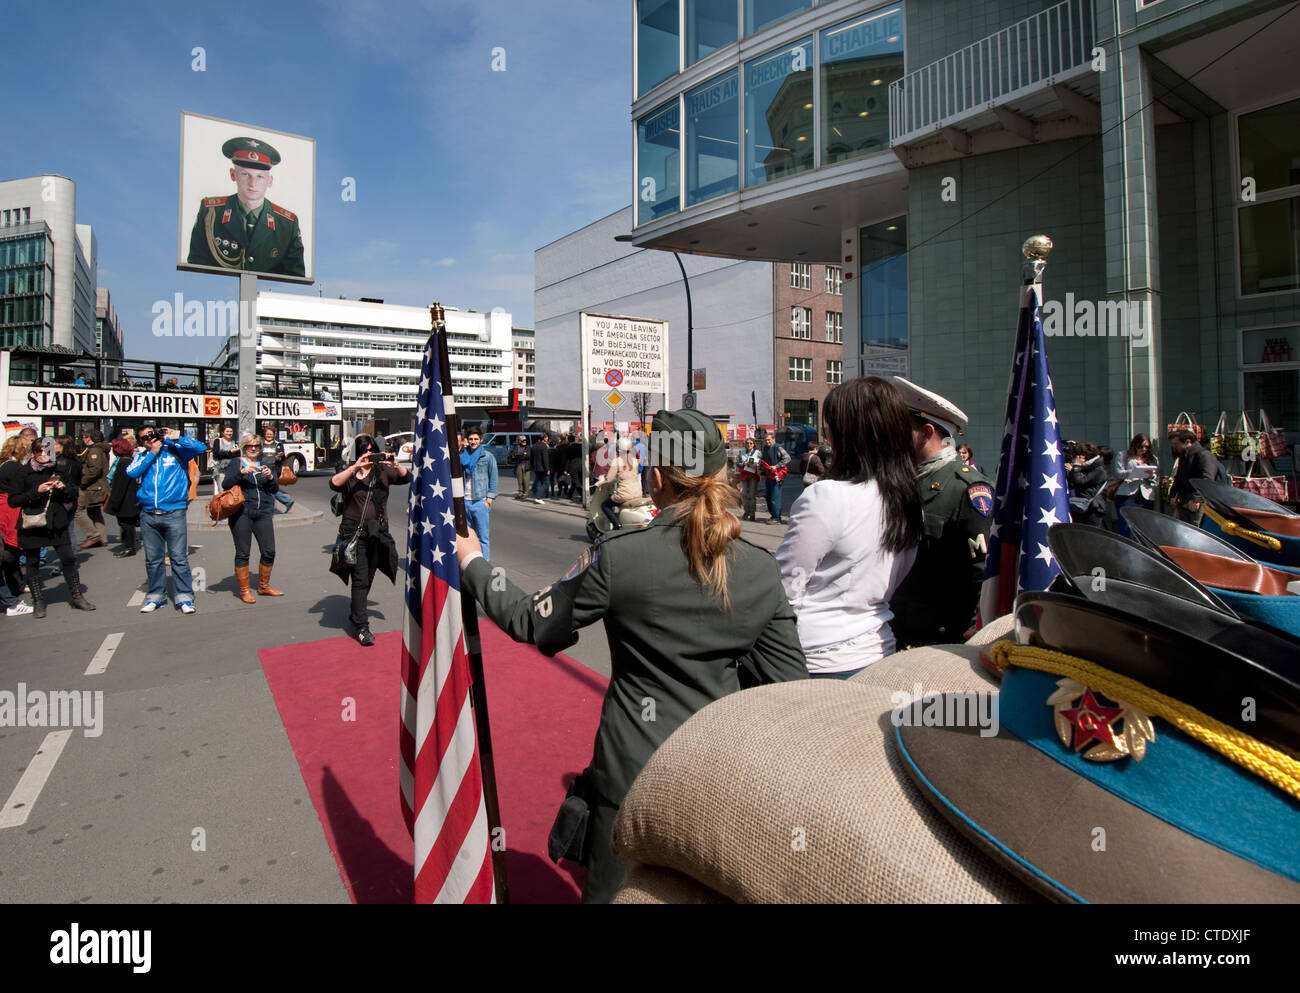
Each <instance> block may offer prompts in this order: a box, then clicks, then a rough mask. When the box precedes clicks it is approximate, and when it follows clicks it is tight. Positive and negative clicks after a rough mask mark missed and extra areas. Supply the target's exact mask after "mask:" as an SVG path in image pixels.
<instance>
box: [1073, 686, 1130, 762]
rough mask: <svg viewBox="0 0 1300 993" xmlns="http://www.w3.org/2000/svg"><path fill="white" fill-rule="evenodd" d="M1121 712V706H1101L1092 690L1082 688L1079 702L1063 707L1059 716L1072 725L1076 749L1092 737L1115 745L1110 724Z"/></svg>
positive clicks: (1122, 711)
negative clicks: (1072, 705)
mask: <svg viewBox="0 0 1300 993" xmlns="http://www.w3.org/2000/svg"><path fill="white" fill-rule="evenodd" d="M1123 713H1124V710H1123V708H1122V707H1103V706H1102V705H1101V704H1099V703H1098V702H1097V698H1096V697H1094V696H1093V695H1092V690H1084V691H1083V697H1082V699H1080V701H1079V703H1078V704H1077V705H1076V706H1074V707H1068V708H1065V709H1063V710H1062V711H1061V716H1062V717H1064V718H1065V719H1066V720H1068V721H1069V722H1070V723H1071V724H1072V725H1073V726H1074V748H1075V750H1076V751H1077V750H1079V749H1080V748H1082V747H1083V746H1084V745H1086V744H1088V742H1090V741H1093V740H1094V739H1095V740H1097V741H1100V742H1104V743H1105V744H1107V745H1110V746H1111V747H1115V732H1114V731H1112V730H1111V727H1110V726H1111V724H1112V723H1113V722H1114V721H1117V720H1119V718H1120V716H1121V715H1122V714H1123Z"/></svg>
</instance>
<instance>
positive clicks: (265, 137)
mask: <svg viewBox="0 0 1300 993" xmlns="http://www.w3.org/2000/svg"><path fill="white" fill-rule="evenodd" d="M315 205H316V142H315V141H314V140H313V139H311V138H302V137H299V136H298V135H292V134H286V133H284V132H283V131H271V130H269V129H267V128H259V127H254V126H252V125H249V124H239V123H237V122H235V121H223V120H220V119H218V118H215V117H205V116H203V115H202V114H191V113H188V112H182V113H181V175H180V196H179V207H178V219H177V224H176V229H177V230H176V268H178V269H184V270H188V271H193V272H221V273H226V274H228V275H231V274H238V273H241V272H255V273H257V275H258V276H260V277H264V278H266V279H278V280H283V281H284V282H289V283H311V282H314V281H315V267H314V261H315V258H314V247H315V245H314V236H315V230H316V228H315V220H316V210H315Z"/></svg>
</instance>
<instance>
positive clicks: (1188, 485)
mask: <svg viewBox="0 0 1300 993" xmlns="http://www.w3.org/2000/svg"><path fill="white" fill-rule="evenodd" d="M1218 475H1219V460H1218V459H1216V458H1215V457H1214V455H1213V454H1211V453H1210V452H1208V451H1206V450H1205V449H1204V448H1202V447H1201V446H1200V445H1199V444H1198V443H1197V442H1195V441H1194V442H1192V443H1191V444H1190V445H1188V446H1187V447H1186V448H1185V449H1184V450H1183V454H1182V455H1180V456H1179V457H1178V469H1177V471H1175V472H1174V488H1173V493H1172V494H1171V496H1172V497H1173V499H1174V500H1175V501H1176V502H1178V503H1184V502H1186V501H1189V500H1199V499H1200V497H1199V496H1197V494H1196V490H1194V489H1193V488H1192V480H1193V479H1215V478H1216V477H1217V476H1218Z"/></svg>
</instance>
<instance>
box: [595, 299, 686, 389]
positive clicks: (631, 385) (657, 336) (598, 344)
mask: <svg viewBox="0 0 1300 993" xmlns="http://www.w3.org/2000/svg"><path fill="white" fill-rule="evenodd" d="M580 319H581V322H582V345H583V355H584V358H585V360H586V367H587V371H586V376H585V380H584V381H585V384H586V387H587V388H588V389H609V387H610V386H614V385H617V386H619V387H621V388H622V389H623V391H624V392H631V393H663V392H664V391H665V390H666V389H667V388H668V387H667V382H666V379H665V373H666V371H667V356H668V322H667V321H647V320H642V319H640V318H636V317H614V316H611V315H608V314H582V315H581V318H580ZM610 369H617V370H619V371H620V372H621V373H622V374H623V375H622V380H621V382H618V383H610V382H607V381H606V379H605V373H606V372H607V371H609V370H610Z"/></svg>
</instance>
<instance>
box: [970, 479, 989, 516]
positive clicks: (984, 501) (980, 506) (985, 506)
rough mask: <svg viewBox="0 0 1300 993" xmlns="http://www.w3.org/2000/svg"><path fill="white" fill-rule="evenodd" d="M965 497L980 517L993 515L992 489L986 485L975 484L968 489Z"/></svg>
mask: <svg viewBox="0 0 1300 993" xmlns="http://www.w3.org/2000/svg"><path fill="white" fill-rule="evenodd" d="M966 496H967V498H968V499H969V500H970V502H971V506H972V507H974V508H975V509H976V510H977V511H979V513H980V516H981V517H988V516H989V514H991V513H993V487H992V486H990V485H989V484H988V483H976V484H975V485H974V486H971V487H969V488H968V489H967V490H966Z"/></svg>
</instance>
